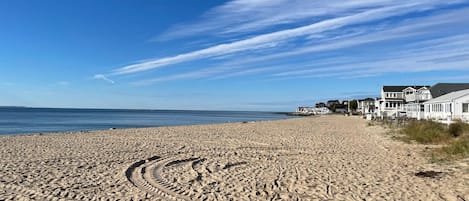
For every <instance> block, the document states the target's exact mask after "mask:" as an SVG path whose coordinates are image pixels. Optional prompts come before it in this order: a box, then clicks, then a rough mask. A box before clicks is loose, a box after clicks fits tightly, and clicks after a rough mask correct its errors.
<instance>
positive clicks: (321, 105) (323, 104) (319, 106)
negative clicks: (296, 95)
mask: <svg viewBox="0 0 469 201" xmlns="http://www.w3.org/2000/svg"><path fill="white" fill-rule="evenodd" d="M315 107H316V108H324V107H327V106H326V104H325V103H323V102H320V103H316V105H315Z"/></svg>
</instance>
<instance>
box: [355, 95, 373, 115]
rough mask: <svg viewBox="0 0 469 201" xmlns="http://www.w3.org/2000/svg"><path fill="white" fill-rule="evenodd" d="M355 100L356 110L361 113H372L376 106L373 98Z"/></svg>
mask: <svg viewBox="0 0 469 201" xmlns="http://www.w3.org/2000/svg"><path fill="white" fill-rule="evenodd" d="M357 102H358V106H357V112H359V113H361V114H363V115H366V114H372V113H374V112H375V108H376V106H375V99H374V98H365V99H360V100H358V101H357Z"/></svg>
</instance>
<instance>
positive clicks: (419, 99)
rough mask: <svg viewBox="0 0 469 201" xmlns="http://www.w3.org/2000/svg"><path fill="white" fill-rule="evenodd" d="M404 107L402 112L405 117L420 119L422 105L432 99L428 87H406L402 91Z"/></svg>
mask: <svg viewBox="0 0 469 201" xmlns="http://www.w3.org/2000/svg"><path fill="white" fill-rule="evenodd" d="M402 92H403V93H404V99H405V102H406V104H405V106H404V110H405V113H406V116H407V117H410V118H415V119H421V118H423V116H424V115H423V112H424V108H423V103H424V102H425V101H428V100H430V99H432V94H431V92H430V87H429V86H413V87H407V88H405V89H404V90H403V91H402Z"/></svg>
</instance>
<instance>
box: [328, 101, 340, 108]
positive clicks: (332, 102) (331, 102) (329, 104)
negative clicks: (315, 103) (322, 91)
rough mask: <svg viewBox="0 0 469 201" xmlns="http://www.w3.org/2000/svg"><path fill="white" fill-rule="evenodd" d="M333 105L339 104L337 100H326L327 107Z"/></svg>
mask: <svg viewBox="0 0 469 201" xmlns="http://www.w3.org/2000/svg"><path fill="white" fill-rule="evenodd" d="M335 105H340V101H339V100H328V101H327V104H326V106H327V107H328V108H331V107H334V106H335Z"/></svg>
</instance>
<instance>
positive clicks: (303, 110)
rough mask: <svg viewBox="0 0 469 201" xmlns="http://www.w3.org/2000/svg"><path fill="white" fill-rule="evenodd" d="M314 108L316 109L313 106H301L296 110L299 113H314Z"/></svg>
mask: <svg viewBox="0 0 469 201" xmlns="http://www.w3.org/2000/svg"><path fill="white" fill-rule="evenodd" d="M313 109H314V108H313V107H304V106H300V107H297V108H296V112H297V113H312V112H313V111H314V110H313Z"/></svg>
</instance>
